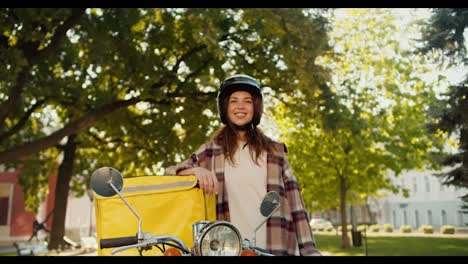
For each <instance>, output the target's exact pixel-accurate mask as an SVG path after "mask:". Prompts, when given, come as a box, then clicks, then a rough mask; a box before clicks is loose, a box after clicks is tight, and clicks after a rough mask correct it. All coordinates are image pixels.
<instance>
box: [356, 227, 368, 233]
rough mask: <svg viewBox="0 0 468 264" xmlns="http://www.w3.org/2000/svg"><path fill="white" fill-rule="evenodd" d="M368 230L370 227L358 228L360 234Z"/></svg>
mask: <svg viewBox="0 0 468 264" xmlns="http://www.w3.org/2000/svg"><path fill="white" fill-rule="evenodd" d="M367 229H369V226H367V225H360V226H358V227H357V231H359V232H366V230H367Z"/></svg>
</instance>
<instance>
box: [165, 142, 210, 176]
mask: <svg viewBox="0 0 468 264" xmlns="http://www.w3.org/2000/svg"><path fill="white" fill-rule="evenodd" d="M205 145H206V144H203V145H201V146H200V147H199V148H198V150H197V151H195V152H193V153H192V155H191V156H190V158H188V159H186V160H184V161H182V162H181V163H179V164H176V165H174V166H170V167H167V168H166V169H165V170H164V175H177V173H178V172H179V171H181V170H185V169H190V168H193V167H196V166H197V165H198V160H199V156H200V154H201V153H202V152H203V151H205V149H206V146H205Z"/></svg>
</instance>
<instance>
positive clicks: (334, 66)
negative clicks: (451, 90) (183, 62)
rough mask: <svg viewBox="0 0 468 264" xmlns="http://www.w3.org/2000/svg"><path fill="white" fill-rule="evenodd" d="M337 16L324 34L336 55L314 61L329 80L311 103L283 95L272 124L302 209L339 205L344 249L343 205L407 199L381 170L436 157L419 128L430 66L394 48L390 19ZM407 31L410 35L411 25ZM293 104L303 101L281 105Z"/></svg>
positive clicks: (429, 95) (389, 14)
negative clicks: (396, 195)
mask: <svg viewBox="0 0 468 264" xmlns="http://www.w3.org/2000/svg"><path fill="white" fill-rule="evenodd" d="M338 12H341V14H342V15H341V16H336V17H334V19H335V20H334V22H333V30H332V32H331V41H332V43H333V44H332V45H333V47H334V51H335V52H334V53H333V54H330V55H328V54H326V55H324V56H322V57H321V58H319V60H318V61H319V64H320V65H323V66H324V67H328V68H329V69H330V71H329V72H330V75H331V77H330V79H331V81H330V82H329V83H325V85H323V86H322V87H321V89H320V90H316V91H315V92H316V94H315V96H313V97H312V98H308V97H305V96H303V95H301V94H297V95H293V96H290V97H289V98H287V97H286V98H285V99H284V101H285V102H286V103H285V104H283V106H282V107H280V108H278V114H279V115H280V117H279V118H278V119H279V120H278V122H280V124H281V126H280V127H282V128H283V136H282V138H283V139H284V141H285V142H286V143H287V144H288V146H289V148H290V150H291V151H290V153H291V154H290V159H291V165H292V167H293V169H294V170H295V172H296V173H297V174H298V178H299V182H300V184H301V186H303V190H302V192H303V194H304V197H305V199H306V200H315V201H316V203H314V204H313V205H312V204H311V205H308V207H309V210H310V211H314V210H321V209H328V208H337V207H339V208H340V215H341V226H342V243H341V246H342V247H343V248H348V247H350V241H349V238H348V236H347V231H348V230H347V212H346V209H347V205H348V203H349V204H351V205H355V204H359V203H362V201H363V200H365V199H366V198H367V197H369V196H370V197H371V196H377V197H378V196H379V195H381V190H390V191H393V192H398V191H403V192H404V193H405V194H406V195H407V192H408V190H406V189H403V188H401V187H400V186H398V185H395V184H394V183H392V182H391V181H390V179H389V177H388V173H389V172H390V171H393V172H394V173H395V174H396V175H399V173H401V172H402V171H403V170H409V169H422V168H423V167H426V166H427V167H431V166H435V164H432V163H431V159H430V158H431V157H432V155H433V154H435V153H438V152H440V149H441V147H442V139H439V138H438V137H433V136H428V135H427V134H426V133H425V132H424V129H423V125H422V124H424V123H425V122H426V121H427V120H428V119H427V113H426V112H427V109H428V106H429V105H430V104H431V102H433V101H434V98H435V93H434V91H433V89H434V84H433V83H430V82H428V81H425V80H424V79H423V78H422V77H421V76H423V74H424V73H428V72H430V71H431V70H432V69H431V68H430V65H429V64H427V63H426V59H425V58H424V57H422V56H417V55H414V54H411V53H410V52H409V51H408V50H407V49H405V48H404V46H400V44H402V41H400V39H399V37H398V25H397V22H398V21H400V20H399V19H398V17H397V16H396V14H395V13H393V11H392V10H388V9H372V10H370V9H359V10H346V11H341V10H339V11H338ZM343 14H346V15H345V16H344V15H343ZM408 30H409V32H410V34H417V28H414V27H411V26H410V27H408ZM411 30H413V31H414V32H412V31H411ZM410 44H411V43H410ZM410 47H411V46H410ZM294 100H296V101H298V100H301V101H302V102H304V103H303V105H302V106H299V107H293V106H292V105H290V104H288V103H289V102H291V101H294ZM337 194H338V195H337Z"/></svg>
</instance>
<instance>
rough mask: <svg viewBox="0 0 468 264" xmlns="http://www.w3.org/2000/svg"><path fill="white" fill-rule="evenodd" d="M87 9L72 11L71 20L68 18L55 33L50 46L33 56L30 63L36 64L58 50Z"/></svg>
mask: <svg viewBox="0 0 468 264" xmlns="http://www.w3.org/2000/svg"><path fill="white" fill-rule="evenodd" d="M85 11H86V8H74V9H73V10H72V14H71V16H70V17H69V18H67V19H66V20H65V21H64V22H63V23H62V24H61V25H60V26H58V27H57V29H56V30H55V32H54V35H53V36H52V38H51V40H50V44H49V45H48V46H47V47H46V48H45V49H43V50H41V51H39V52H37V53H34V54H32V57H31V58H29V61H30V63H32V64H34V63H37V62H38V61H40V60H43V59H44V58H45V57H47V56H49V55H50V53H52V52H53V51H54V50H56V49H57V48H58V46H59V45H60V43H61V41H62V39H63V38H64V37H65V35H66V33H67V31H68V30H69V29H70V28H72V27H73V26H74V25H75V24H76V23H78V21H79V20H80V18H81V17H82V16H83V14H84V13H85Z"/></svg>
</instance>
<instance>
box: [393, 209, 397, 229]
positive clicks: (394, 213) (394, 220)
mask: <svg viewBox="0 0 468 264" xmlns="http://www.w3.org/2000/svg"><path fill="white" fill-rule="evenodd" d="M392 220H393V226H397V222H396V212H395V210H393V211H392Z"/></svg>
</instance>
